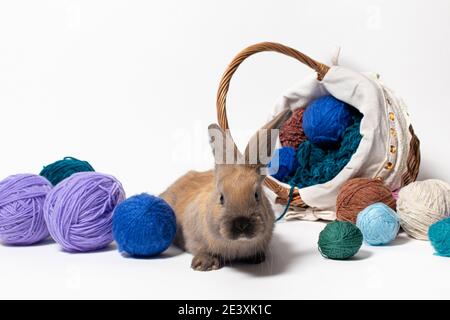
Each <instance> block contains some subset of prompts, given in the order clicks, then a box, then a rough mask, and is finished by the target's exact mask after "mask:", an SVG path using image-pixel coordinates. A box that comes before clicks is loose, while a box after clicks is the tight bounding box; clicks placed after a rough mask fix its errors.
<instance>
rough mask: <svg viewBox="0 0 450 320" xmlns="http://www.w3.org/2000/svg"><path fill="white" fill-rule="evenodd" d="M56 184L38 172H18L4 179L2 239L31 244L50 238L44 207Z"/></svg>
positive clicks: (0, 207)
mask: <svg viewBox="0 0 450 320" xmlns="http://www.w3.org/2000/svg"><path fill="white" fill-rule="evenodd" d="M51 188H52V185H51V184H50V182H48V181H47V179H45V178H43V177H40V176H38V175H35V174H17V175H13V176H9V177H8V178H6V179H4V180H3V181H1V182H0V242H2V243H4V244H11V245H30V244H33V243H37V242H39V241H42V240H44V239H46V238H47V237H48V235H49V234H48V229H47V226H46V224H45V221H44V214H43V206H44V200H45V196H46V195H47V193H48V192H49V191H50V190H51Z"/></svg>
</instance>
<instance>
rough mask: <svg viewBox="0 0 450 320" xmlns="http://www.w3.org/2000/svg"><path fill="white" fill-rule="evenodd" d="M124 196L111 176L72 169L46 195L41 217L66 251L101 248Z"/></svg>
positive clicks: (108, 238) (109, 241)
mask: <svg viewBox="0 0 450 320" xmlns="http://www.w3.org/2000/svg"><path fill="white" fill-rule="evenodd" d="M124 199H125V191H124V190H123V187H122V185H121V183H120V182H119V181H118V180H117V179H116V178H114V177H113V176H110V175H106V174H102V173H98V172H80V173H75V174H73V175H72V176H70V177H69V178H66V179H64V180H63V181H61V182H60V183H59V184H58V185H57V186H55V187H54V188H53V190H52V191H50V192H49V194H48V195H47V198H46V200H45V203H44V218H45V221H46V222H47V226H48V230H49V231H50V235H51V236H52V237H53V239H54V240H55V241H56V242H58V243H59V244H60V245H61V246H62V247H63V249H64V250H66V251H69V252H87V251H93V250H98V249H102V248H104V247H106V246H107V245H108V244H110V243H111V242H112V240H113V236H112V216H113V211H114V208H115V207H116V206H117V205H118V204H119V203H120V202H121V201H123V200H124Z"/></svg>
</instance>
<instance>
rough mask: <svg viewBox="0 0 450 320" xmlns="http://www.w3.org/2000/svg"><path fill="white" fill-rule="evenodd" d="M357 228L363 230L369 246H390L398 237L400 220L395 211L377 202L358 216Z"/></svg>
mask: <svg viewBox="0 0 450 320" xmlns="http://www.w3.org/2000/svg"><path fill="white" fill-rule="evenodd" d="M356 226H357V227H358V228H359V229H360V230H361V232H362V234H363V237H364V241H365V242H366V243H367V244H369V245H371V246H379V245H384V244H388V243H389V242H391V241H392V240H394V239H395V238H396V237H397V234H398V230H399V229H400V220H399V218H398V217H397V214H396V213H395V211H394V210H392V209H391V208H389V207H388V206H387V205H385V204H384V203H381V202H377V203H374V204H372V205H370V206H368V207H367V208H365V209H364V210H363V211H361V212H360V213H359V214H358V217H357V218H356Z"/></svg>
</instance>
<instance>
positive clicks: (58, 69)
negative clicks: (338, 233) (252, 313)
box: [0, 0, 450, 298]
mask: <svg viewBox="0 0 450 320" xmlns="http://www.w3.org/2000/svg"><path fill="white" fill-rule="evenodd" d="M449 39H450V2H449V1H446V0H435V1H426V0H416V1H411V0H409V1H406V0H405V1H387V0H386V1H375V0H362V1H361V0H359V1H356V0H355V1H350V0H341V1H333V0H311V1H305V0H303V1H300V0H292V1H275V0H273V1H267V0H258V1H256V0H255V1H238V0H227V1H208V0H203V1H200V0H191V1H182V0H176V1H175V0H167V1H114V0H113V1H111V0H108V1H106V0H105V1H92V0H91V1H69V0H66V1H57V0H54V1H31V0H29V1H2V2H0V110H1V114H0V137H1V147H2V156H1V160H0V177H2V178H3V177H6V176H8V175H10V174H14V173H23V172H34V173H38V172H39V171H40V169H41V168H42V166H43V165H44V164H47V163H50V162H53V161H55V160H57V159H60V158H62V157H64V156H69V155H71V156H75V157H78V158H80V159H85V160H88V161H90V163H91V164H92V165H93V166H94V167H95V168H96V170H97V171H101V172H105V173H111V174H114V175H115V176H117V177H118V178H119V179H120V180H121V181H122V183H123V184H124V186H125V189H126V191H127V194H128V195H132V194H135V193H138V192H150V193H155V194H158V193H160V192H162V191H163V190H164V189H165V188H166V187H167V186H168V185H169V184H170V183H171V182H173V181H174V180H175V179H176V178H177V177H178V176H180V175H181V174H183V173H184V172H185V171H187V170H190V169H207V168H209V167H211V164H212V158H211V156H210V151H209V147H208V143H207V136H206V127H207V125H208V124H209V123H211V122H215V121H216V113H215V95H216V90H217V86H218V83H219V80H220V77H221V74H222V72H223V71H224V70H225V67H226V65H227V64H228V63H229V61H230V60H231V59H232V57H233V56H234V55H235V54H236V53H237V52H239V51H240V50H241V49H243V48H244V47H246V46H247V45H250V44H253V43H256V42H260V41H276V42H281V43H284V44H286V45H289V46H292V47H294V48H296V49H298V50H301V51H303V52H304V53H306V54H309V55H311V56H312V57H313V58H315V59H317V60H319V61H322V62H324V63H330V57H331V53H332V51H333V50H334V48H335V46H337V45H338V46H341V47H342V52H341V59H340V64H342V65H345V66H348V67H352V68H354V69H357V70H360V71H375V72H378V73H379V74H381V77H382V79H383V80H384V82H385V83H386V84H387V85H388V86H390V87H392V88H393V89H394V90H395V91H396V92H397V93H398V94H399V95H400V96H402V97H403V98H404V100H405V101H406V103H407V104H408V106H409V110H410V113H411V120H412V123H413V125H414V128H415V130H416V133H417V135H418V136H419V138H420V140H421V143H422V145H421V149H422V160H423V162H422V167H421V175H420V178H421V179H425V178H440V179H443V180H447V181H450V171H449V164H448V163H449V160H448V159H449V158H450V151H449V150H450V148H449V144H448V141H449V137H450V126H449V125H448V119H449V116H450V111H449V110H450V81H449V80H448V72H449V70H450V59H449V57H450V42H449V41H448V40H449ZM309 72H310V71H309V70H308V69H307V68H306V67H305V66H303V65H301V64H299V63H298V62H296V61H294V60H292V59H290V58H287V57H283V56H281V55H278V54H275V53H271V54H270V53H264V54H260V55H257V56H255V57H252V58H251V59H249V60H248V61H247V62H245V63H244V64H243V65H242V66H241V68H240V69H239V71H238V73H237V74H236V75H235V77H234V78H233V82H232V85H231V88H230V94H229V99H228V105H229V108H228V113H229V120H230V125H231V127H232V129H234V130H235V132H236V133H237V134H236V140H237V142H238V145H239V146H240V147H243V146H244V145H245V143H246V140H247V138H248V137H249V136H250V134H251V133H252V132H253V131H254V130H256V129H257V128H258V127H259V126H260V125H262V124H263V122H264V120H265V119H266V118H267V116H268V114H269V113H270V112H271V111H272V108H273V104H274V102H275V101H276V100H277V99H278V97H279V95H280V94H281V93H282V92H283V91H284V90H285V89H286V88H288V87H289V86H290V85H292V84H293V83H294V82H296V81H299V80H301V79H302V78H303V77H304V76H305V75H307V74H308V73H309ZM322 228H323V225H322V224H321V223H305V222H293V223H282V224H279V225H278V226H277V229H276V238H275V239H274V242H273V247H272V249H271V252H272V254H271V256H270V258H269V262H268V263H267V264H265V265H262V266H257V267H253V268H245V267H242V268H241V267H239V268H226V269H224V270H221V271H218V272H214V273H207V274H199V273H195V272H193V271H191V270H190V269H189V263H190V256H189V255H187V254H178V252H175V251H173V250H172V251H170V252H169V253H168V254H167V255H166V256H168V257H169V256H172V255H175V256H174V257H170V258H167V259H152V260H131V259H124V258H122V257H121V256H119V255H118V253H117V252H116V251H114V250H110V251H105V252H101V253H95V254H79V255H70V254H66V253H63V252H60V251H59V250H58V246H57V245H55V244H47V245H41V246H35V247H31V248H13V247H1V248H0V260H1V261H2V263H1V264H0V283H2V285H1V288H0V297H1V298H13V297H27V298H30V297H31V298H33V297H34V298H39V297H42V298H54V297H61V298H71V297H75V298H83V297H85V298H171V297H173V298H202V297H203V298H204V297H209V298H230V297H232V298H283V297H285V298H286V297H292V298H320V297H321V298H339V297H356V298H359V297H360V298H364V297H375V298H390V297H405V298H407V297H447V298H448V297H449V292H450V291H449V289H450V280H449V279H448V275H447V273H445V274H444V268H446V269H445V271H448V261H447V260H445V259H443V258H438V257H436V256H433V255H432V249H431V247H430V245H429V243H427V242H419V241H413V240H408V239H407V238H404V239H403V238H402V239H400V240H398V241H397V243H396V244H401V245H395V246H390V247H387V248H370V247H364V248H363V250H362V251H361V252H360V257H359V258H358V257H357V259H356V260H354V261H350V262H334V261H326V260H324V259H322V258H321V257H320V255H319V254H318V252H317V250H316V240H317V236H318V232H319V231H320V230H321V229H322ZM444 264H445V267H444ZM442 277H444V278H443V279H442Z"/></svg>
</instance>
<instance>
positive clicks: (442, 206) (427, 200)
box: [397, 179, 450, 240]
mask: <svg viewBox="0 0 450 320" xmlns="http://www.w3.org/2000/svg"><path fill="white" fill-rule="evenodd" d="M397 214H398V216H399V218H400V225H401V227H402V229H403V230H405V232H406V233H407V234H408V235H410V236H411V237H413V238H416V239H420V240H426V239H427V238H428V237H427V235H428V228H429V227H430V226H431V225H432V224H433V223H435V222H437V221H439V220H441V219H443V218H446V217H448V216H450V185H449V184H448V183H446V182H444V181H441V180H437V179H429V180H425V181H416V182H413V183H410V184H409V185H407V186H406V187H403V188H402V189H400V192H399V194H398V200H397Z"/></svg>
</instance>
